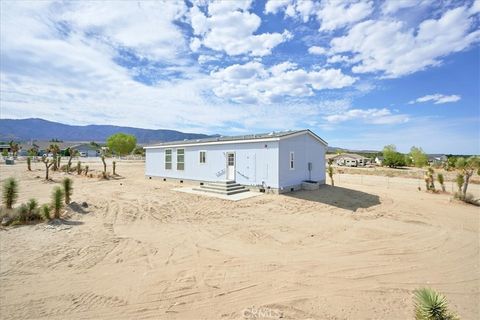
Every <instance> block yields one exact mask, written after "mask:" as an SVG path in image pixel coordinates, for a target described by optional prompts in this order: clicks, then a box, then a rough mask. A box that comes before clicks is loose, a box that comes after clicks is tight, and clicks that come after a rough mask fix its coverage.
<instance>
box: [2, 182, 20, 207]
mask: <svg viewBox="0 0 480 320" xmlns="http://www.w3.org/2000/svg"><path fill="white" fill-rule="evenodd" d="M17 198H18V183H17V180H15V178H8V179H7V180H5V182H4V183H3V205H4V206H5V208H7V209H12V207H13V204H14V203H15V202H16V201H17Z"/></svg>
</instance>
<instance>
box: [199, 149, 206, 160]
mask: <svg viewBox="0 0 480 320" xmlns="http://www.w3.org/2000/svg"><path fill="white" fill-rule="evenodd" d="M200 163H207V151H200Z"/></svg>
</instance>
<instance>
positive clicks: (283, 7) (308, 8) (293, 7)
mask: <svg viewBox="0 0 480 320" xmlns="http://www.w3.org/2000/svg"><path fill="white" fill-rule="evenodd" d="M317 8H318V3H317V2H314V1H311V0H302V1H295V0H269V1H268V2H267V3H266V4H265V13H266V14H268V13H273V14H275V13H277V12H280V11H283V12H284V13H285V16H286V17H291V18H296V19H301V20H303V22H307V21H308V20H309V19H310V16H311V15H312V14H314V13H315V11H316V10H317Z"/></svg>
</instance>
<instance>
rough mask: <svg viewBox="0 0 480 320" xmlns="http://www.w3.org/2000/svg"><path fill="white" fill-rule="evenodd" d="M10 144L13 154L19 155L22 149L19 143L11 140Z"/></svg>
mask: <svg viewBox="0 0 480 320" xmlns="http://www.w3.org/2000/svg"><path fill="white" fill-rule="evenodd" d="M8 144H9V145H10V150H12V155H13V156H14V157H15V156H16V155H17V152H18V150H19V149H20V147H19V145H18V143H16V142H14V141H13V140H11V141H10V142H9V143H8Z"/></svg>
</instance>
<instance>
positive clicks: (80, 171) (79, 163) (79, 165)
mask: <svg viewBox="0 0 480 320" xmlns="http://www.w3.org/2000/svg"><path fill="white" fill-rule="evenodd" d="M81 173H82V162H81V161H78V162H77V174H78V175H79V174H81Z"/></svg>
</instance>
